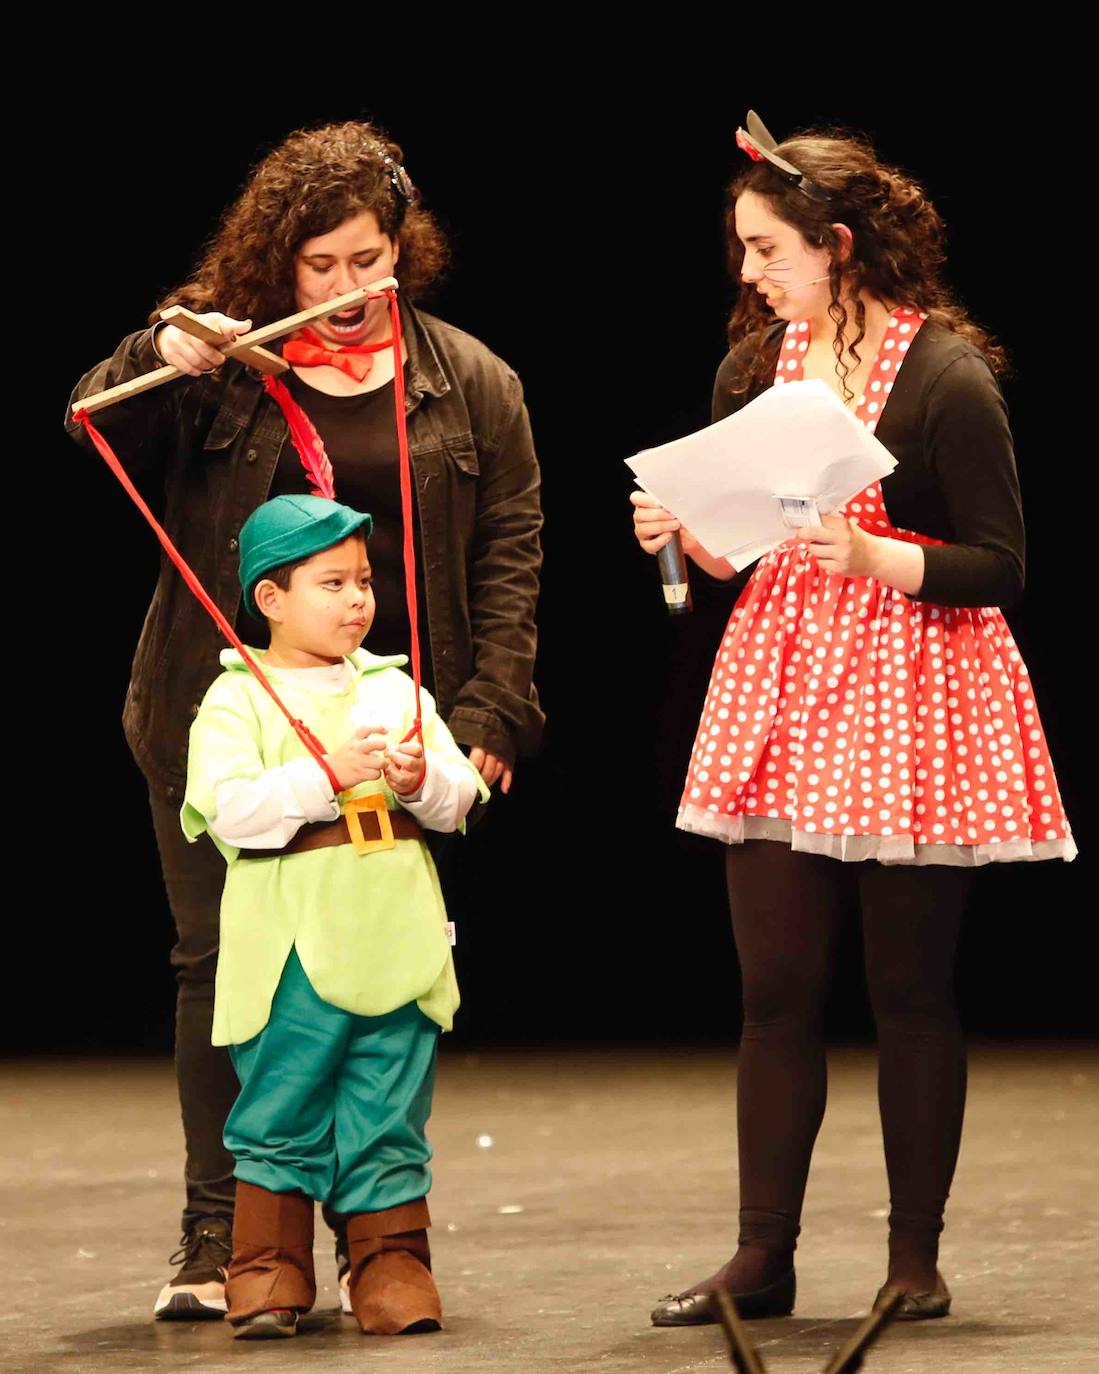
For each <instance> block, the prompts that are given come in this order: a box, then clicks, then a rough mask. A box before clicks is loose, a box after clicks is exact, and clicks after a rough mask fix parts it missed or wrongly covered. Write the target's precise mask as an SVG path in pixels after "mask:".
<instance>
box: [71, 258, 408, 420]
mask: <svg viewBox="0 0 1099 1374" xmlns="http://www.w3.org/2000/svg"><path fill="white" fill-rule="evenodd" d="M396 287H397V279H396V278H395V277H382V278H381V279H380V280H379V281H375V282H371V283H370V285H369V286H360V287H358V288H357V289H356V290H354V291H348V292H347V293H346V294H345V295H343V296H336V297H335V298H334V299H333V300H330V301H324V302H323V304H321V305H314V306H310V308H309V309H308V310H299V311H298V313H297V314H296V315H287V316H286V317H285V319H281V320H275V321H274V322H273V323H271V324H265V325H264V326H263V327H262V328H260V329H252V330H250V331H249V332H248V333H247V334H242V335H241V336H240V338H238V339H234V340H232V341H229V340H228V339H225V338H224V337H223V336H222V335H221V334H219V333H218V332H217V331H216V330H215V329H211V328H210V326H209V325H207V324H204V323H203V321H202V320H200V319H199V317H198V316H197V315H195V314H193V313H192V312H191V311H190V310H186V309H184V307H183V306H181V305H173V306H172V307H171V308H170V309H168V310H163V311H161V315H160V318H161V319H162V320H163V321H164V322H165V323H167V324H174V325H175V326H176V328H177V329H182V330H183V331H184V333H187V334H191V335H193V336H194V337H195V338H197V339H202V340H203V342H204V343H210V344H214V345H215V346H216V347H217V348H219V349H220V350H221V352H223V353H224V354H225V355H226V357H229V358H237V359H239V360H240V361H241V362H244V363H247V364H248V365H249V366H250V367H254V368H256V369H257V370H258V371H260V372H265V373H267V374H269V375H277V374H278V373H280V372H285V370H286V364H285V363H284V362H283V361H282V359H281V358H280V357H278V355H277V354H275V353H269V352H268V351H267V349H265V348H264V347H263V345H264V344H267V343H271V342H272V341H273V340H274V339H281V338H284V337H285V336H286V335H287V334H293V333H294V332H295V331H296V330H298V329H301V328H303V327H304V326H305V325H307V324H311V323H312V321H313V320H323V319H326V318H327V317H328V316H329V315H338V314H339V313H340V311H341V310H353V309H354V307H355V306H357V305H361V304H362V303H363V302H364V301H368V300H377V299H378V298H379V297H381V296H383V295H385V293H386V292H387V291H391V290H395V289H396ZM186 375H187V374H186V373H184V372H181V371H180V370H179V368H178V367H170V366H168V367H158V368H157V369H156V370H155V371H153V372H146V373H145V374H144V375H143V376H141V377H134V378H133V379H132V381H129V382H122V383H121V384H120V385H119V386H112V387H109V388H108V389H107V390H106V391H100V392H98V393H97V394H96V395H94V396H85V397H84V398H83V399H82V400H80V401H77V402H76V404H75V405H74V406H73V414H74V415H75V414H76V412H77V411H78V410H83V411H86V412H87V413H88V414H89V415H91V414H94V412H95V411H97V410H103V409H104V408H105V407H106V406H111V405H114V403H115V402H116V401H125V400H126V399H127V398H128V397H130V396H137V395H140V393H141V392H143V391H150V390H152V388H153V387H155V386H162V385H163V384H164V383H165V382H172V381H175V379H176V378H177V377H183V376H186Z"/></svg>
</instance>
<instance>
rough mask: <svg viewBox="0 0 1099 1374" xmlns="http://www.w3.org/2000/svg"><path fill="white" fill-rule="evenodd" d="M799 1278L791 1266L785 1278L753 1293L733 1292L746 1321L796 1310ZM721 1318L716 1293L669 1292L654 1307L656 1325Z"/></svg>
mask: <svg viewBox="0 0 1099 1374" xmlns="http://www.w3.org/2000/svg"><path fill="white" fill-rule="evenodd" d="M797 1286H798V1285H797V1278H796V1276H795V1274H794V1271H793V1270H792V1269H791V1270H790V1272H789V1273H788V1274H783V1276H782V1278H780V1279H776V1280H775V1282H774V1283H771V1284H768V1285H767V1287H766V1288H757V1289H755V1290H754V1291H753V1292H751V1293H731V1294H730V1295H729V1296H730V1297H731V1298H732V1300H733V1301H734V1302H735V1303H736V1310H737V1312H738V1313H739V1314H740V1315H741V1316H742V1317H743V1318H744V1320H745V1321H751V1320H752V1319H753V1318H754V1317H788V1316H789V1315H790V1313H791V1312H792V1311H793V1310H794V1298H795V1296H796V1295H797ZM716 1321H720V1317H719V1316H718V1313H717V1304H716V1303H715V1302H714V1298H713V1294H712V1293H692V1292H689V1291H688V1292H686V1293H678V1294H677V1293H669V1294H668V1296H667V1297H666V1298H661V1299H660V1302H659V1303H658V1304H657V1306H656V1307H654V1308H653V1311H652V1324H653V1326H706V1325H707V1324H710V1323H712V1322H716Z"/></svg>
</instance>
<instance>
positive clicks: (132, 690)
mask: <svg viewBox="0 0 1099 1374" xmlns="http://www.w3.org/2000/svg"><path fill="white" fill-rule="evenodd" d="M401 162H402V153H401V149H400V148H399V147H398V146H397V145H396V144H395V143H393V142H391V141H390V140H389V139H388V138H387V136H386V135H385V134H384V133H383V132H382V131H381V130H379V129H377V128H375V127H373V126H371V125H370V124H365V123H346V124H334V125H327V126H325V127H322V128H317V129H311V130H306V131H303V132H298V133H294V134H292V135H291V136H290V137H289V138H287V139H286V140H285V141H284V142H283V143H282V144H281V146H279V147H277V148H276V149H274V151H272V152H271V153H270V154H269V155H268V156H267V157H265V158H264V159H263V160H262V161H261V162H260V163H259V165H258V166H257V167H256V168H255V170H254V171H253V173H252V175H251V177H250V179H249V181H248V183H247V185H246V186H245V188H244V190H243V192H242V194H241V195H240V198H239V199H238V200H237V202H236V203H235V204H234V205H233V206H231V207H230V209H229V210H228V211H227V213H226V215H225V217H224V219H223V221H222V223H221V225H220V227H219V229H218V230H217V232H216V233H215V234H214V236H213V238H212V240H211V242H210V244H209V246H208V247H207V249H206V251H205V253H204V255H203V257H202V260H201V262H200V263H199V265H198V267H197V269H196V270H195V272H194V275H193V276H192V278H191V279H190V280H189V281H188V282H186V283H185V284H184V285H183V286H181V287H179V289H178V290H176V291H174V292H173V293H172V294H171V295H170V296H169V297H168V298H167V300H165V301H162V302H161V305H160V306H159V307H158V309H157V310H156V311H154V312H153V315H152V316H151V327H150V328H146V329H142V330H139V331H138V332H137V333H135V334H131V335H130V336H129V337H127V338H126V339H124V340H123V341H122V343H121V344H120V345H119V347H118V348H117V349H116V350H115V352H114V354H113V355H112V356H111V357H110V358H108V359H107V360H106V361H105V362H103V363H100V364H99V366H98V367H96V368H93V369H92V371H91V372H89V373H88V374H87V375H86V376H85V377H84V378H83V379H82V380H81V381H80V383H79V384H78V386H77V388H76V390H75V392H74V394H73V398H72V399H73V401H78V400H80V399H81V398H82V397H84V396H86V395H88V394H90V393H93V392H97V391H100V390H102V389H104V388H106V387H110V386H113V385H115V384H116V383H119V382H123V381H126V380H128V379H130V378H132V377H135V376H137V375H139V374H141V373H144V372H148V371H150V370H152V369H153V368H155V367H156V366H157V365H158V362H160V361H164V362H168V363H171V364H173V365H174V366H176V367H177V368H179V369H180V370H181V371H182V372H183V373H185V374H186V375H185V377H183V378H182V379H180V380H179V381H176V382H173V383H170V384H168V385H167V386H164V387H161V388H160V389H159V390H155V391H149V392H145V393H144V394H142V395H140V396H137V397H134V398H132V399H130V400H128V401H126V402H125V403H124V404H122V405H118V406H115V407H113V408H111V409H109V410H106V411H104V412H103V413H102V415H101V417H100V420H99V423H100V424H101V426H102V429H103V431H104V433H105V434H106V436H107V437H108V439H109V440H110V442H111V443H112V444H113V445H114V446H115V447H116V449H117V450H118V452H119V453H120V454H121V456H122V458H123V460H124V461H125V462H126V463H127V465H128V467H129V468H130V470H131V472H133V473H135V474H137V475H138V476H139V478H140V480H141V481H142V482H143V483H144V484H145V485H146V486H147V487H149V488H151V489H153V490H154V491H156V492H157V493H158V494H159V496H160V497H161V498H162V502H163V509H164V524H165V526H166V528H167V530H168V532H169V534H170V535H171V537H172V539H173V540H174V541H175V543H176V545H177V546H178V547H179V548H180V550H181V551H182V553H183V555H184V557H185V558H186V559H187V560H188V562H189V563H190V564H191V566H192V567H193V568H194V569H195V570H196V572H197V573H198V575H199V577H200V578H201V579H202V581H203V582H204V584H205V585H206V587H207V588H208V589H209V590H210V592H211V594H212V595H213V596H214V597H215V599H216V600H217V602H218V604H219V605H220V607H221V609H222V611H223V612H224V613H225V614H226V615H227V616H228V617H229V618H230V619H231V620H232V619H234V618H235V619H237V621H238V629H240V630H241V632H242V633H244V634H245V638H246V639H247V640H248V642H250V643H256V642H257V641H256V638H255V636H256V634H257V625H256V622H254V621H252V620H251V618H250V617H248V616H247V615H246V613H245V612H244V610H243V608H242V605H241V593H240V584H239V582H238V579H237V562H238V544H237V536H238V534H239V531H240V529H241V526H242V525H243V523H244V521H245V519H246V518H247V517H248V515H249V514H250V513H251V512H252V511H253V510H255V509H256V508H257V507H258V506H260V505H262V504H263V503H264V502H265V501H267V500H268V499H269V498H271V497H275V496H280V495H285V494H293V493H299V492H306V491H308V489H309V483H308V481H307V479H306V477H305V474H304V472H303V469H302V466H301V463H300V461H299V459H298V456H297V454H296V452H295V450H294V446H293V444H292V443H290V442H289V440H288V429H287V423H286V420H285V419H284V416H283V414H282V412H281V410H280V408H279V406H278V405H276V403H275V401H274V400H273V399H272V398H271V397H270V396H269V395H268V394H266V393H265V391H264V389H263V386H262V384H261V383H262V379H261V378H260V376H259V375H258V374H256V373H255V372H253V371H251V370H250V369H249V368H247V367H245V366H244V365H243V364H242V363H240V362H237V361H232V360H230V361H227V360H226V358H225V357H224V355H223V354H222V353H220V352H219V351H218V350H217V349H216V348H213V347H212V346H210V345H209V344H206V343H203V342H200V341H199V340H197V339H195V338H193V337H192V336H190V335H188V334H185V333H183V332H182V331H180V330H179V329H177V328H175V327H174V326H172V325H165V324H164V323H163V322H161V321H160V319H159V311H160V309H163V308H164V307H165V306H167V305H172V304H183V305H185V306H187V307H188V308H190V309H191V310H194V311H196V312H198V313H199V314H200V315H201V316H202V318H203V319H205V320H206V322H207V323H208V324H210V325H211V326H213V327H215V328H217V329H219V330H220V331H222V332H223V333H225V334H233V335H237V334H240V333H242V332H244V331H245V330H247V329H248V328H250V327H259V326H261V325H263V324H266V323H269V322H270V321H272V320H275V319H278V318H281V317H283V316H285V315H288V314H291V313H293V312H294V311H296V310H300V309H305V308H308V307H309V306H312V305H314V304H318V303H321V302H324V301H327V300H332V299H334V298H335V297H337V296H340V295H343V294H345V293H347V292H349V291H352V290H354V289H356V288H358V287H361V286H366V285H369V284H370V283H371V282H373V281H377V280H379V279H380V278H383V277H388V276H391V275H393V276H396V277H397V279H398V281H399V283H400V293H399V297H400V309H401V320H402V327H403V336H404V352H403V359H404V368H405V390H406V405H407V416H408V435H409V445H410V449H411V455H412V466H413V481H414V486H415V495H416V502H415V505H416V530H415V535H416V540H417V544H418V549H419V557H418V559H417V568H418V578H419V588H418V591H419V598H420V604H421V606H422V607H424V608H425V609H426V616H421V618H420V624H421V626H422V627H423V626H425V622H426V630H425V631H424V632H423V633H422V637H423V640H424V642H423V644H422V650H423V653H422V658H423V663H424V679H425V683H426V684H427V685H428V686H429V687H430V688H431V690H432V691H433V693H434V695H435V698H436V701H437V705H438V709H439V713H440V715H441V717H442V718H443V720H444V721H445V722H446V724H447V726H448V727H449V729H450V731H451V733H452V735H453V736H454V738H455V739H456V740H457V741H458V743H459V744H461V745H464V746H465V747H466V749H467V750H468V751H469V756H470V758H471V760H472V761H473V763H474V764H475V766H476V767H477V768H478V769H479V770H480V772H481V774H482V777H483V778H484V780H485V782H486V783H488V784H489V785H490V786H491V785H492V784H494V783H496V782H499V783H500V786H501V788H502V790H504V791H507V790H508V788H509V787H510V784H511V778H512V769H513V767H514V763H515V759H516V756H517V754H519V753H529V752H532V751H533V750H534V749H535V748H536V746H537V743H538V740H539V737H540V733H541V727H542V715H541V712H540V710H539V706H538V697H537V694H536V692H535V689H534V686H533V683H532V676H531V675H532V667H533V661H534V651H535V626H534V612H535V603H536V600H537V594H538V576H539V568H540V551H539V530H540V526H541V515H540V507H539V483H538V466H537V462H536V460H535V454H534V448H533V444H532V440H531V433H530V425H529V421H528V417H527V411H526V407H525V405H524V403H523V393H522V388H521V386H520V383H519V379H518V378H517V377H516V375H515V373H514V372H513V371H512V370H511V369H510V368H509V367H508V366H507V365H506V364H505V363H503V362H502V361H501V360H500V359H499V358H497V357H495V356H494V355H493V354H492V353H490V352H489V350H488V349H487V348H486V347H485V346H484V345H483V344H481V343H480V342H478V340H476V339H474V338H472V337H471V336H470V335H468V334H465V333H463V332H462V331H461V330H458V329H455V328H453V327H452V326H450V325H448V324H445V323H444V322H443V321H441V320H439V319H436V318H434V317H433V316H431V315H429V314H426V313H424V312H423V311H422V310H421V309H419V308H418V307H417V306H416V305H415V304H414V302H415V301H416V300H417V299H418V298H419V297H420V296H421V295H422V294H423V292H424V291H425V290H426V289H427V288H428V287H429V286H430V285H431V284H432V283H433V282H434V280H435V279H436V278H437V276H438V275H439V273H440V271H441V269H442V268H443V266H444V265H445V262H446V258H447V248H446V243H445V240H444V237H443V235H442V232H441V231H440V229H439V227H438V225H437V224H436V222H435V221H434V219H433V218H432V216H431V215H430V214H429V213H428V212H427V211H426V210H425V209H424V208H423V207H422V206H421V205H420V204H419V201H418V197H417V195H416V193H415V191H414V189H413V187H412V184H411V182H410V181H409V179H408V176H407V174H406V172H405V170H404V168H403V166H402V165H401ZM389 337H390V322H389V318H388V314H387V302H386V301H385V300H378V301H368V302H367V303H366V304H365V305H364V306H360V307H359V308H358V309H356V310H350V311H344V312H342V313H341V314H338V315H334V316H330V317H329V318H328V319H326V320H322V321H319V322H317V323H316V324H315V325H314V326H313V328H312V329H311V330H308V331H305V333H304V334H303V336H302V337H299V338H295V339H293V340H289V341H287V342H285V343H284V344H283V353H284V357H285V358H286V360H287V361H290V362H291V363H292V369H291V371H289V372H287V373H286V374H285V376H284V380H285V382H286V385H287V387H288V389H289V391H290V393H291V396H292V398H293V399H294V400H295V401H296V402H297V403H298V405H300V406H301V407H302V408H303V409H304V411H305V412H306V414H307V415H308V416H309V418H310V419H311V420H312V422H313V424H314V426H315V427H316V429H317V430H318V431H319V433H320V435H321V438H322V439H323V441H324V444H325V447H326V449H327V452H328V454H329V457H330V458H331V460H332V465H333V468H334V470H335V478H336V490H337V495H338V497H339V499H340V501H341V502H342V503H344V504H346V505H348V506H350V507H352V508H354V509H357V510H369V511H370V512H371V513H372V515H373V519H374V534H373V537H372V538H371V541H370V562H371V565H372V573H373V586H374V589H375V592H376V597H377V615H376V618H375V620H374V626H373V629H372V632H371V649H372V651H373V652H375V653H377V654H383V655H384V654H396V653H406V652H407V651H408V647H409V639H410V631H409V617H408V607H407V605H406V600H405V592H404V578H403V569H402V523H401V503H400V484H399V474H398V467H397V448H396V440H395V433H394V421H393V394H392V393H393V386H394V372H393V366H394V364H393V351H392V349H391V348H390V347H388V346H387V345H388V341H389ZM70 429H71V432H72V433H73V434H74V437H75V438H77V439H78V440H79V441H81V442H86V438H85V434H84V431H83V430H82V429H81V428H79V427H77V426H72V425H70ZM220 647H221V645H220V642H219V638H218V634H217V631H216V630H215V628H214V627H213V625H212V624H211V623H210V622H208V621H207V619H206V617H205V613H204V612H203V611H202V609H201V607H200V606H199V604H198V602H197V601H196V600H195V599H194V597H192V595H191V594H190V592H189V591H188V590H187V588H186V587H185V586H184V584H183V581H182V579H181V578H180V577H179V576H178V574H177V573H176V572H175V570H174V569H173V567H172V566H171V564H170V563H169V562H168V561H167V559H162V562H161V570H160V577H159V581H158V583H157V587H156V591H155V594H154V596H153V600H152V604H151V606H150V608H149V612H148V615H147V617H146V621H145V626H144V629H143V631H142V635H141V640H140V643H139V645H138V648H137V654H136V658H135V661H134V667H133V674H132V677H131V681H130V686H129V691H128V693H127V698H126V706H125V712H124V725H125V730H126V736H127V739H128V741H129V743H130V746H131V748H132V750H133V752H134V756H135V758H136V759H137V762H138V764H139V766H140V767H141V769H142V771H143V772H144V774H145V776H146V778H147V780H148V784H149V793H150V800H151V805H152V813H153V821H154V825H155V829H156V835H157V843H158V847H159V850H160V856H161V863H162V867H163V872H164V878H165V884H166V887H167V890H168V897H169V902H170V904H171V908H172V913H173V917H174V919H175V923H176V927H177V932H178V943H177V944H176V946H175V949H174V951H173V955H172V959H173V963H174V965H175V967H176V969H177V974H178V982H179V993H178V1002H177V1019H176V1067H177V1078H178V1084H179V1094H180V1103H181V1108H182V1115H183V1126H184V1135H185V1140H186V1149H187V1165H186V1187H187V1202H186V1207H185V1210H184V1213H183V1243H182V1248H181V1250H180V1252H179V1254H178V1256H177V1257H176V1262H177V1263H178V1262H181V1264H182V1267H181V1269H180V1270H179V1272H178V1273H177V1274H176V1276H175V1277H174V1278H173V1280H172V1281H171V1282H170V1283H168V1284H167V1285H165V1287H164V1288H163V1290H162V1291H161V1293H160V1295H159V1297H158V1299H157V1301H156V1305H155V1312H156V1315H157V1316H158V1317H166V1318H173V1317H179V1318H182V1319H188V1320H190V1319H193V1318H194V1317H196V1316H197V1317H203V1316H214V1317H220V1316H221V1315H222V1314H223V1313H224V1311H225V1297H224V1271H225V1265H226V1263H227V1258H228V1244H227V1242H228V1237H229V1234H230V1230H231V1224H232V1217H233V1206H234V1194H235V1186H234V1178H233V1159H232V1156H231V1155H230V1154H229V1153H228V1152H227V1150H226V1149H225V1146H224V1144H223V1140H222V1132H223V1128H224V1125H225V1119H226V1116H227V1114H228V1112H229V1109H230V1107H231V1106H232V1104H233V1101H234V1099H235V1097H236V1093H237V1081H236V1078H235V1075H234V1073H233V1068H232V1065H231V1063H230V1061H229V1057H228V1055H227V1053H226V1051H225V1050H224V1048H214V1047H213V1046H212V1045H211V1043H210V1034H211V1018H212V1009H213V996H214V973H215V968H216V962H217V948H218V907H219V900H220V897H221V890H222V885H223V882H224V877H225V869H224V863H223V861H222V860H221V857H220V856H219V855H218V854H217V853H216V851H215V850H214V848H213V846H212V845H206V844H199V845H194V846H191V845H188V844H187V843H186V842H185V840H184V838H183V835H182V833H181V830H180V822H179V811H180V804H181V801H182V798H183V789H184V785H185V779H186V754H187V727H188V725H189V723H190V718H191V716H193V715H194V714H195V713H197V711H198V707H199V703H200V702H201V701H202V698H203V695H204V693H205V691H206V689H207V688H208V687H209V686H210V684H211V682H213V680H214V678H215V677H216V676H217V675H218V672H219V663H218V654H219V649H220Z"/></svg>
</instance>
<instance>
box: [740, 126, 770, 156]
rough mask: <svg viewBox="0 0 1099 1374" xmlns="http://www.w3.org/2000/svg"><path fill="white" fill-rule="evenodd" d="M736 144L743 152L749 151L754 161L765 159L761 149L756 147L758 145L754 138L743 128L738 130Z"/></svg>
mask: <svg viewBox="0 0 1099 1374" xmlns="http://www.w3.org/2000/svg"><path fill="white" fill-rule="evenodd" d="M736 146H737V147H738V148H739V149H740V151H741V152H742V153H747V154H748V156H749V157H750V158H751V159H752V161H753V162H762V161H763V154H762V153H761V152H760V151H759V149H758V148H757V147H756V145H755V144H754V143H753V142H752V140H751V139H750V138H749V137H748V135H747V134H746V133H745V132H744V130H743V129H738V130H737V131H736Z"/></svg>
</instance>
